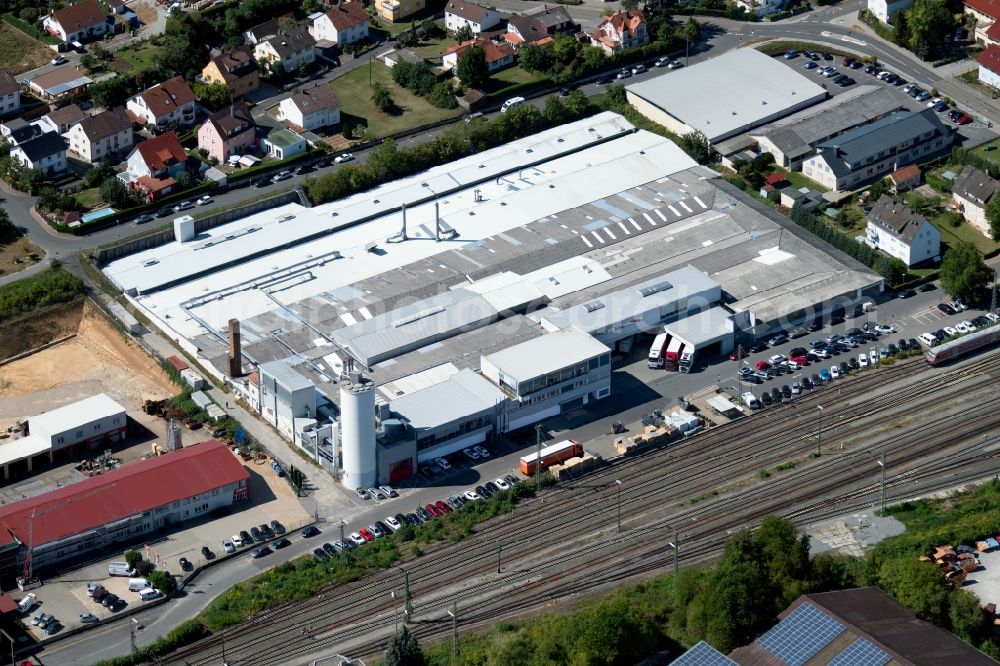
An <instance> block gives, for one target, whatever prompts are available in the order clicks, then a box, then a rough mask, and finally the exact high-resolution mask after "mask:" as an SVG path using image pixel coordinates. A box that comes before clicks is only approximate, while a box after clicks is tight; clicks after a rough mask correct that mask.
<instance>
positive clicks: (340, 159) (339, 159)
mask: <svg viewBox="0 0 1000 666" xmlns="http://www.w3.org/2000/svg"><path fill="white" fill-rule="evenodd" d="M515 99H516V98H515ZM507 101H508V102H509V101H510V100H507ZM353 159H354V154H353V153H341V154H340V155H337V156H336V157H335V158H333V161H334V162H336V163H337V164H343V163H344V162H350V161H351V160H353Z"/></svg>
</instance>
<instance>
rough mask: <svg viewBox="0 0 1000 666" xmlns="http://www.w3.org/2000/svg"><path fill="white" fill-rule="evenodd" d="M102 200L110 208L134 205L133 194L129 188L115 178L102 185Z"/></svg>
mask: <svg viewBox="0 0 1000 666" xmlns="http://www.w3.org/2000/svg"><path fill="white" fill-rule="evenodd" d="M101 198H102V199H104V202H105V203H106V204H108V205H109V206H127V205H129V204H131V203H132V194H131V192H129V190H128V187H127V186H126V185H125V183H123V182H122V181H120V180H118V179H117V178H115V177H111V178H108V179H107V180H105V181H104V182H103V183H101Z"/></svg>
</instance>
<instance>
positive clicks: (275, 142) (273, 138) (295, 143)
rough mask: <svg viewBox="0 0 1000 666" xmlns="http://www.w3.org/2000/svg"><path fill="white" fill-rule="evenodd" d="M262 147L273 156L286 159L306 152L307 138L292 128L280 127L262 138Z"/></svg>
mask: <svg viewBox="0 0 1000 666" xmlns="http://www.w3.org/2000/svg"><path fill="white" fill-rule="evenodd" d="M260 148H261V150H262V151H263V152H264V153H265V154H267V155H270V156H271V157H276V158H278V159H279V160H286V159H288V158H289V157H295V156H296V155H298V154H300V153H304V152H306V140H305V139H304V138H302V137H301V136H299V135H298V134H296V133H295V132H293V131H292V130H290V129H285V128H284V127H279V128H276V129H272V130H271V131H270V132H268V134H267V136H265V137H264V138H262V139H261V140H260Z"/></svg>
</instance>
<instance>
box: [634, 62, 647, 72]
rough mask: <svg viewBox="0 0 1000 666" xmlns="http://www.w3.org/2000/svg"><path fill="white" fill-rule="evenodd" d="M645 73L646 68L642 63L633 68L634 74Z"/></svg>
mask: <svg viewBox="0 0 1000 666" xmlns="http://www.w3.org/2000/svg"><path fill="white" fill-rule="evenodd" d="M645 71H646V66H645V65H643V64H642V63H641V62H640V63H639V64H638V65H636V66H634V67H633V68H632V73H633V74H642V73H643V72H645Z"/></svg>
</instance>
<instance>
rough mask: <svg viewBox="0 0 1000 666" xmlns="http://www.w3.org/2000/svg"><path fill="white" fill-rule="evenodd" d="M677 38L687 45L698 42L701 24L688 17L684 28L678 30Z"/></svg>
mask: <svg viewBox="0 0 1000 666" xmlns="http://www.w3.org/2000/svg"><path fill="white" fill-rule="evenodd" d="M678 36H679V37H681V38H682V39H683V40H684V41H686V42H687V43H688V44H691V43H697V42H700V41H701V24H700V23H698V22H697V21H696V20H694V17H693V16H689V17H688V20H687V23H685V24H684V27H683V28H681V29H680V32H679V33H678Z"/></svg>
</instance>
